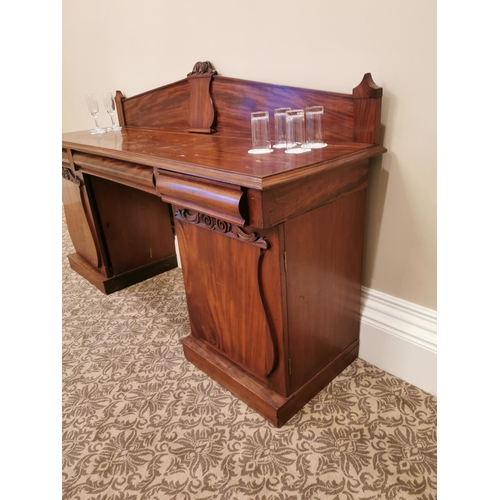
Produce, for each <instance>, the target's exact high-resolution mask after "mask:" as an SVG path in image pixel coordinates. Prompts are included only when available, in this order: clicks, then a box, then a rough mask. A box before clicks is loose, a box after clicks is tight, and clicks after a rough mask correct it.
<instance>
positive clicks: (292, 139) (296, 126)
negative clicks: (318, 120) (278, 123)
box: [285, 109, 311, 154]
mask: <svg viewBox="0 0 500 500" xmlns="http://www.w3.org/2000/svg"><path fill="white" fill-rule="evenodd" d="M305 142H306V131H305V120H304V110H303V109H290V110H289V111H287V112H286V150H285V153H288V154H300V153H307V152H308V151H311V150H310V149H309V148H307V147H306V145H305Z"/></svg>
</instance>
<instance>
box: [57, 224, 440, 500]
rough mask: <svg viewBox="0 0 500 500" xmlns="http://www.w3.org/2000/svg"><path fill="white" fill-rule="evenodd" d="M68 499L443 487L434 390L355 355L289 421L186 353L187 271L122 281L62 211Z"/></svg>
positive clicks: (351, 494) (428, 493)
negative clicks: (90, 263) (101, 271)
mask: <svg viewBox="0 0 500 500" xmlns="http://www.w3.org/2000/svg"><path fill="white" fill-rule="evenodd" d="M62 242H63V252H62V253H63V262H62V266H63V271H62V278H63V279H62V286H63V293H62V299H63V300H62V302H63V303H62V324H63V360H62V377H63V378H62V423H63V426H62V468H63V471H62V497H63V499H64V500H87V499H88V500H149V499H151V500H318V499H333V500H383V499H388V500H389V499H391V500H400V499H405V500H406V499H415V500H416V499H418V500H435V499H436V483H437V479H436V462H437V458H436V447H437V437H436V405H437V403H436V398H435V397H434V396H432V395H430V394H427V393H425V392H423V391H422V390H420V389H418V388H416V387H414V386H412V385H409V384H408V383H406V382H404V381H402V380H400V379H398V378H396V377H394V376H392V375H389V374H388V373H386V372H384V371H382V370H380V369H379V368H376V367H375V366H373V365H370V364H369V363H367V362H365V361H363V360H362V359H357V360H356V361H355V362H354V363H352V364H351V365H350V366H349V367H348V368H347V369H346V370H344V371H343V372H342V373H341V374H340V375H339V376H338V377H337V378H336V379H335V380H334V381H332V382H331V383H330V384H329V385H328V386H327V387H326V388H325V389H324V390H323V391H322V392H320V393H319V394H318V395H317V396H316V397H315V398H313V400H311V402H310V403H309V404H307V405H306V406H305V407H304V408H303V409H302V410H301V411H300V412H299V413H298V414H297V415H295V416H294V417H293V418H292V419H291V420H289V422H288V423H287V424H285V425H284V426H283V427H282V428H281V429H276V428H274V427H272V426H271V425H270V424H269V423H267V422H266V421H265V420H263V419H262V418H261V417H260V416H259V415H258V414H256V413H255V412H254V411H253V410H251V409H250V408H248V407H247V406H246V405H245V404H244V403H242V402H241V401H239V400H238V399H236V398H235V397H234V396H232V395H231V394H230V393H229V392H228V391H227V390H225V389H224V388H222V387H221V386H219V385H218V384H217V383H215V382H214V381H212V380H211V379H209V378H208V377H207V376H206V375H204V374H203V373H202V372H200V371H199V370H198V369H196V368H195V367H194V366H193V365H191V364H190V363H189V362H187V361H186V360H185V359H184V356H183V352H182V347H181V344H180V339H181V338H182V337H184V336H186V335H188V334H189V332H190V329H189V319H188V315H187V308H186V303H185V295H184V287H183V281H182V272H181V270H180V269H174V270H171V271H168V272H166V273H163V274H162V275H160V276H156V277H154V278H152V279H149V280H147V281H144V282H142V283H139V284H136V285H134V286H131V287H129V288H127V289H125V290H121V291H119V292H116V293H114V294H111V295H107V296H106V295H104V294H102V293H101V292H100V291H98V290H97V289H96V288H94V287H93V286H92V285H91V284H90V283H88V282H87V281H86V280H84V279H83V278H81V277H80V276H79V275H77V274H76V273H75V272H73V271H72V270H71V269H70V267H69V264H68V261H67V258H66V256H67V255H68V254H69V253H72V252H74V249H73V247H72V244H71V240H70V238H69V235H68V232H67V229H66V225H65V220H64V216H63V238H62Z"/></svg>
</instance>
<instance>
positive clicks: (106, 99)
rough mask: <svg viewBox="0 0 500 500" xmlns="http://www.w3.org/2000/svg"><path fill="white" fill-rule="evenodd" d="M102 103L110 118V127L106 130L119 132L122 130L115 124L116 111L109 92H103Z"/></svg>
mask: <svg viewBox="0 0 500 500" xmlns="http://www.w3.org/2000/svg"><path fill="white" fill-rule="evenodd" d="M102 102H103V103H104V107H105V108H106V111H107V112H108V114H109V117H110V118H111V127H108V128H107V129H106V130H113V131H117V130H121V129H122V128H121V127H120V125H118V124H117V123H115V119H114V116H115V111H116V105H115V100H114V99H113V96H112V95H111V92H103V94H102Z"/></svg>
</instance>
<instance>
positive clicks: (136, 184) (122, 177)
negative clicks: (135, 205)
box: [73, 153, 156, 194]
mask: <svg viewBox="0 0 500 500" xmlns="http://www.w3.org/2000/svg"><path fill="white" fill-rule="evenodd" d="M73 161H74V163H75V165H76V167H77V168H78V169H79V170H80V171H81V172H84V173H86V174H91V175H93V176H97V177H102V178H103V179H108V180H112V181H114V182H119V183H120V184H124V185H126V186H129V187H133V188H135V189H139V190H141V191H145V192H146V193H150V194H156V188H155V183H154V177H153V168H152V167H147V166H144V165H137V164H134V163H130V162H126V161H117V160H111V159H109V158H106V157H104V156H97V155H89V154H86V153H75V154H74V155H73Z"/></svg>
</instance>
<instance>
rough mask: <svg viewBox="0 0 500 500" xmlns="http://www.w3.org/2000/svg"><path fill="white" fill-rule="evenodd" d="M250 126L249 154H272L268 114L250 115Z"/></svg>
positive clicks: (263, 112) (261, 112)
mask: <svg viewBox="0 0 500 500" xmlns="http://www.w3.org/2000/svg"><path fill="white" fill-rule="evenodd" d="M250 118H251V125H252V149H251V150H250V151H248V152H249V153H251V154H254V155H258V154H266V153H272V152H273V151H274V149H272V148H271V140H270V139H269V113H268V112H267V111H255V112H254V113H251V114H250Z"/></svg>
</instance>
